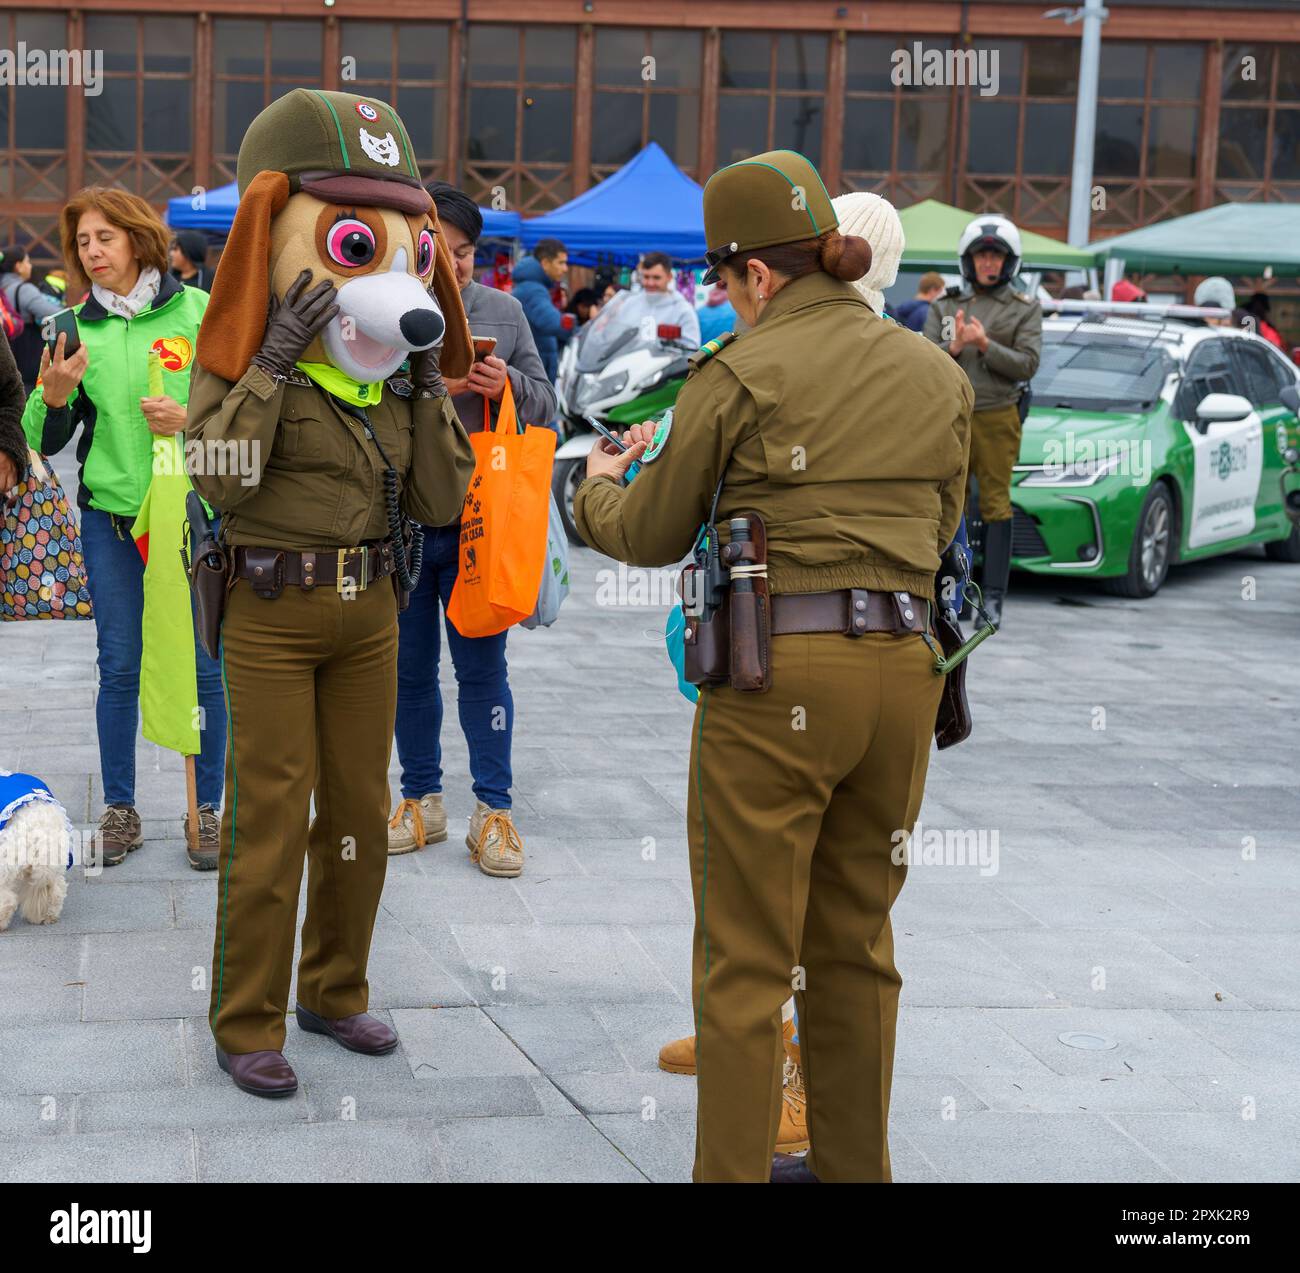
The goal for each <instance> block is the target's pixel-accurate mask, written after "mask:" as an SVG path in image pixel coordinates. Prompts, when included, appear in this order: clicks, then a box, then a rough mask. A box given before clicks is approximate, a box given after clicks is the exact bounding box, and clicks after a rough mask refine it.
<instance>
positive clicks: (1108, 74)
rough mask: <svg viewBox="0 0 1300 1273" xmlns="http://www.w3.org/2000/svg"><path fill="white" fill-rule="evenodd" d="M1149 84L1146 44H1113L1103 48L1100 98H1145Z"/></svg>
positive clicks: (1099, 83)
mask: <svg viewBox="0 0 1300 1273" xmlns="http://www.w3.org/2000/svg"><path fill="white" fill-rule="evenodd" d="M1146 82H1147V46H1146V45H1145V44H1111V43H1110V42H1109V41H1107V42H1106V43H1105V45H1104V46H1103V54H1102V58H1101V69H1100V74H1099V78H1098V83H1097V95H1098V96H1099V97H1103V98H1105V97H1145V96H1146Z"/></svg>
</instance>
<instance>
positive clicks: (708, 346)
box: [686, 332, 736, 367]
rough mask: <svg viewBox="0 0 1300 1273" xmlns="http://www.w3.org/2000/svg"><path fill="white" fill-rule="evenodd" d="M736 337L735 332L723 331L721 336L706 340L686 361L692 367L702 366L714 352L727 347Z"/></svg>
mask: <svg viewBox="0 0 1300 1273" xmlns="http://www.w3.org/2000/svg"><path fill="white" fill-rule="evenodd" d="M735 339H736V333H735V332H723V333H722V335H721V336H715V337H714V338H713V339H712V340H706V341H705V342H704V344H702V345H701V346H700V347H699V348H698V349H697V350H696V351H695V352H694V353H693V354H691V355H690V356H689V357H688V358H687V359H686V361H687V362H689V363H690V364H691V366H692V367H699V366H702V365H703V364H704V363H706V362H708V361H709V359H710V358H712V357H713V355H714V354H716V353H718V352H720V351H721V350H723V349H725V348H726V347H727V346H728V345H729V344H731V342H732V341H733V340H735Z"/></svg>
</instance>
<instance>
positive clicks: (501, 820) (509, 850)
mask: <svg viewBox="0 0 1300 1273" xmlns="http://www.w3.org/2000/svg"><path fill="white" fill-rule="evenodd" d="M465 843H466V844H467V845H468V846H469V860H470V861H471V862H477V863H478V869H479V870H480V871H482V872H483V874H484V875H518V874H519V872H520V871H522V870H523V869H524V842H523V841H522V840H521V839H520V838H519V832H518V831H517V830H516V829H515V824H514V822H513V821H511V818H510V810H509V809H489V808H488V807H487V805H485V804H484V803H483V801H481V800H479V801H477V802H476V803H475V806H474V814H473V816H472V817H471V818H470V820H469V835H467V836H466V837H465Z"/></svg>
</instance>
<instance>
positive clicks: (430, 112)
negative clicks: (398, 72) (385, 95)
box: [394, 84, 447, 159]
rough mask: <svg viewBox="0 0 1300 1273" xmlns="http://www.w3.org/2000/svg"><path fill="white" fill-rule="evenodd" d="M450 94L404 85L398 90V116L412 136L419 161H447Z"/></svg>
mask: <svg viewBox="0 0 1300 1273" xmlns="http://www.w3.org/2000/svg"><path fill="white" fill-rule="evenodd" d="M446 102H447V92H446V90H445V89H441V88H415V87H412V86H410V85H406V84H404V85H402V86H401V87H400V88H399V89H398V90H397V101H396V102H395V103H394V105H395V106H396V107H397V113H398V114H399V115H401V117H402V123H404V124H405V125H406V131H407V132H408V133H410V134H411V145H412V146H414V147H415V154H416V157H417V158H419V159H444V158H446V152H447V114H446V111H447V107H446Z"/></svg>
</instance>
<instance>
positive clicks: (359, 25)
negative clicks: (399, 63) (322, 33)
mask: <svg viewBox="0 0 1300 1273" xmlns="http://www.w3.org/2000/svg"><path fill="white" fill-rule="evenodd" d="M339 57H340V58H342V59H345V60H344V63H343V64H344V66H345V67H346V66H348V65H349V63H348V62H347V61H346V59H347V58H354V59H355V66H354V68H353V69H354V72H355V75H356V78H357V79H359V80H389V79H391V78H392V74H393V28H392V25H391V24H390V23H387V22H343V23H341V24H340V26H339ZM343 83H344V84H346V83H347V81H346V80H344V81H343Z"/></svg>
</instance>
